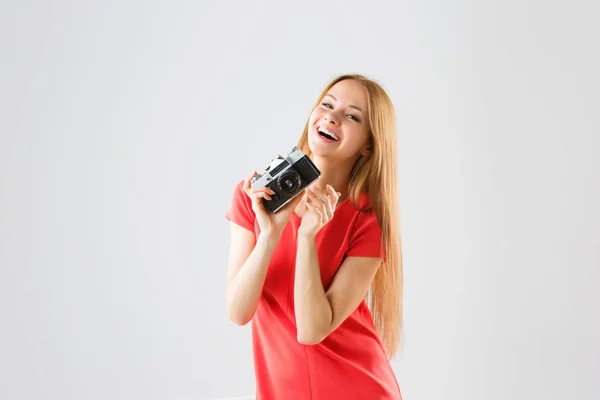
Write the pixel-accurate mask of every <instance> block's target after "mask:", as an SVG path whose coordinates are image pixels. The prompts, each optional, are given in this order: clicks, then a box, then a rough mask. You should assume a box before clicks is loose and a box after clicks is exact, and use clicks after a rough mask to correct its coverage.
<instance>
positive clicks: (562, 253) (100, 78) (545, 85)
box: [0, 0, 600, 400]
mask: <svg viewBox="0 0 600 400" xmlns="http://www.w3.org/2000/svg"><path fill="white" fill-rule="evenodd" d="M593 4H594V3H593V2H591V1H589V2H587V4H586V2H583V1H575V2H571V3H568V4H567V3H565V2H558V1H554V2H547V1H541V0H539V1H533V0H530V1H494V2H472V1H453V2H448V1H437V2H436V1H419V2H416V1H415V2H406V1H401V2H391V1H386V2H369V3H365V2H362V1H345V2H323V1H312V2H307V1H303V2H300V3H293V4H292V3H283V2H276V1H270V2H269V1H262V2H248V1H237V2H216V1H214V2H207V1H205V2H192V1H187V2H185V1H168V2H167V1H163V2H157V1H137V2H133V1H103V2H100V1H97V2H74V1H71V2H70V1H64V0H55V1H51V2H46V1H41V0H30V1H18V2H17V1H13V2H10V3H9V2H3V4H2V6H1V8H0V45H1V47H0V50H1V57H2V63H1V74H0V93H1V97H0V101H1V103H0V113H1V114H0V115H1V118H0V134H1V136H0V185H1V186H0V190H1V192H0V324H1V329H0V398H2V399H61V400H62V399H65V400H66V399H69V400H71V399H73V400H76V399H77V400H80V399H111V400H114V399H144V400H147V399H174V400H184V399H185V400H188V399H217V398H218V399H221V398H226V397H240V396H243V398H250V397H246V396H249V395H252V394H253V392H254V376H253V369H252V368H253V367H252V354H251V347H250V326H246V327H243V328H240V327H237V326H235V325H234V324H233V323H230V322H229V321H228V320H227V318H226V314H225V303H224V295H225V273H226V262H227V250H228V240H229V236H228V235H229V226H228V221H227V220H226V219H225V217H224V214H225V212H226V211H227V209H228V207H229V202H230V199H231V194H232V190H233V187H234V186H235V184H236V183H237V182H238V181H239V180H241V179H242V178H243V177H244V176H245V175H247V174H248V173H249V172H251V171H252V170H254V169H256V170H260V169H264V168H265V167H266V166H267V165H268V163H269V161H270V160H271V158H273V157H274V156H276V155H277V154H278V153H282V152H287V151H288V150H289V149H290V148H291V146H293V145H294V144H295V143H296V141H297V139H298V137H299V134H300V131H301V129H302V127H303V125H304V123H305V121H306V119H307V118H308V115H309V113H310V109H311V106H312V104H313V102H314V101H315V100H316V97H317V95H318V93H319V92H320V90H321V89H322V87H323V86H324V85H325V83H326V82H327V81H328V80H329V79H331V78H333V77H334V76H335V75H337V74H338V73H346V72H359V73H364V74H366V75H368V76H370V77H372V78H374V79H377V80H379V81H380V82H381V83H382V84H383V85H384V87H385V88H386V89H387V90H388V92H389V94H390V96H391V97H392V100H393V102H394V104H395V106H396V110H397V116H398V127H399V137H398V148H399V159H398V167H399V172H400V174H399V184H400V198H401V217H402V235H403V244H404V246H403V250H404V263H405V264H404V267H405V285H406V289H405V312H406V318H405V322H406V341H405V347H404V353H403V354H402V355H400V356H399V357H398V358H396V359H394V361H393V365H394V369H395V371H396V373H397V376H398V380H399V382H400V385H401V387H402V391H403V394H404V397H405V399H408V400H411V399H451V400H454V399H456V400H458V399H460V400H466V399H473V400H480V399H486V400H493V399H528V400H529V399H565V398H577V399H580V400H582V399H598V398H600V384H599V383H598V382H599V381H598V376H600V344H599V343H598V339H599V337H600V323H599V315H600V312H599V310H598V305H599V302H600V295H599V294H598V284H599V283H600V282H599V278H600V272H599V270H600V229H599V225H600V211H599V204H600V187H599V186H600V185H599V181H600V180H599V176H598V175H599V171H600V160H599V158H600V157H599V153H600V140H599V138H598V135H599V133H600V121H599V117H598V108H599V103H600V102H599V98H598V93H599V91H600V84H599V79H598V71H599V70H600V62H599V57H598V37H599V35H600V29H599V28H598V24H597V21H596V16H597V14H598V11H599V10H598V6H595V7H594V6H592V5H593Z"/></svg>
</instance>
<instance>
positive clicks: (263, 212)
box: [244, 171, 304, 234]
mask: <svg viewBox="0 0 600 400" xmlns="http://www.w3.org/2000/svg"><path fill="white" fill-rule="evenodd" d="M256 175H257V173H256V171H254V172H252V173H251V174H250V175H248V176H247V177H246V179H244V192H246V194H247V195H248V197H250V199H251V200H252V210H253V211H254V214H256V221H257V222H258V226H259V228H260V231H261V233H265V234H277V233H281V232H283V228H285V226H286V225H287V222H288V220H289V218H290V215H291V214H292V213H293V212H294V210H295V209H296V206H297V205H298V203H299V202H300V201H301V200H302V198H303V196H304V195H302V194H299V195H297V196H296V197H294V199H293V200H292V201H290V202H289V203H287V204H286V205H285V206H283V208H281V209H280V210H279V211H277V212H276V213H272V212H271V211H270V210H268V209H267V208H266V207H265V204H264V202H263V199H267V200H271V195H273V194H275V192H274V191H273V190H272V189H270V188H268V187H263V188H259V189H253V188H252V187H251V182H250V181H251V180H252V178H254V177H255V176H256Z"/></svg>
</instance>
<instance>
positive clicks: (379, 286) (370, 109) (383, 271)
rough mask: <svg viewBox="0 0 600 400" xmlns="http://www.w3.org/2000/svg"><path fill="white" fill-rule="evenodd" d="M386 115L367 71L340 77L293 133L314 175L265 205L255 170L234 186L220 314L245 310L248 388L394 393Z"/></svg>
mask: <svg viewBox="0 0 600 400" xmlns="http://www.w3.org/2000/svg"><path fill="white" fill-rule="evenodd" d="M395 122H396V120H395V114H394V108H393V106H392V103H391V101H390V99H389V97H388V96H387V94H386V93H385V91H384V90H383V89H382V88H381V87H380V86H379V85H378V84H377V83H376V82H374V81H372V80H370V79H367V78H366V77H364V76H362V75H343V76H340V77H338V78H336V79H334V80H333V81H332V82H331V83H330V84H329V85H327V87H326V88H325V90H324V91H323V92H322V93H321V96H319V101H318V102H317V103H316V105H315V107H314V109H313V111H312V113H311V115H310V117H309V119H308V122H307V124H306V126H305V128H304V132H303V134H302V136H301V138H300V141H299V143H298V147H299V148H300V150H302V151H303V152H304V153H305V154H307V155H308V156H309V157H310V159H311V160H312V161H313V162H314V163H315V165H316V166H317V167H318V168H319V170H320V171H321V177H320V178H319V179H317V180H316V181H315V182H314V183H313V184H311V185H310V186H309V187H308V188H307V189H306V190H305V192H304V193H303V195H298V196H297V197H295V198H294V200H293V201H291V202H290V203H288V204H287V205H286V206H285V207H284V208H282V209H281V210H280V211H278V212H277V213H275V214H273V213H270V212H268V211H267V210H266V209H265V207H264V204H263V199H270V198H271V197H270V195H272V194H273V192H272V191H271V190H270V189H267V188H263V189H252V188H251V187H250V180H251V179H252V177H253V176H255V174H256V172H253V173H252V174H250V175H249V176H247V177H246V179H245V180H244V181H242V182H239V183H238V185H237V186H236V188H235V190H234V194H233V200H232V205H231V209H230V210H229V212H228V213H227V218H228V219H229V220H230V221H231V224H230V225H231V244H230V251H229V265H228V278H227V294H226V299H227V313H228V316H229V318H230V319H231V320H232V321H233V322H235V323H237V324H239V325H244V324H246V323H248V322H249V321H251V320H252V339H253V351H254V366H255V374H256V382H257V399H261V400H271V399H276V400H287V399H302V400H303V399H314V400H317V399H318V400H337V399H344V400H351V399H360V400H371V399H401V394H400V389H399V386H398V383H397V381H396V378H395V376H394V372H393V370H392V368H391V365H390V361H389V359H390V358H391V357H392V356H393V355H394V354H395V352H396V350H397V348H398V346H399V342H400V339H401V331H402V305H401V298H402V256H401V246H400V245H401V240H400V232H399V216H398V213H399V205H398V195H397V186H396V180H397V173H396V162H397V159H396V123H395ZM369 289H370V291H369ZM367 294H369V297H368V300H369V305H370V306H371V310H370V309H369V307H368V305H367V301H366V300H367Z"/></svg>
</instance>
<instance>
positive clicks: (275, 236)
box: [257, 229, 283, 242]
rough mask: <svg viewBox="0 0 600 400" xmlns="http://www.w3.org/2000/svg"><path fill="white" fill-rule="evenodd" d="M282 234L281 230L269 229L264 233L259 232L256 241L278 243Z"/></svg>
mask: <svg viewBox="0 0 600 400" xmlns="http://www.w3.org/2000/svg"><path fill="white" fill-rule="evenodd" d="M282 234H283V230H282V229H269V230H265V231H261V232H260V233H259V235H258V239H257V241H258V240H260V241H265V242H278V241H279V239H280V238H281V235H282Z"/></svg>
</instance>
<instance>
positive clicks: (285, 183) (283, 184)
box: [277, 171, 300, 193]
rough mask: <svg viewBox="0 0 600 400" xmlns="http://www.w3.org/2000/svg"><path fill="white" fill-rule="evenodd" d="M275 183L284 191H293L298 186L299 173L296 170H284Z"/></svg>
mask: <svg viewBox="0 0 600 400" xmlns="http://www.w3.org/2000/svg"><path fill="white" fill-rule="evenodd" d="M277 185H278V186H279V188H280V189H281V190H282V191H283V192H285V193H293V192H295V191H296V190H298V188H299V187H300V175H298V173H297V172H296V171H287V172H284V173H283V174H282V175H281V176H280V177H279V179H277Z"/></svg>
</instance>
